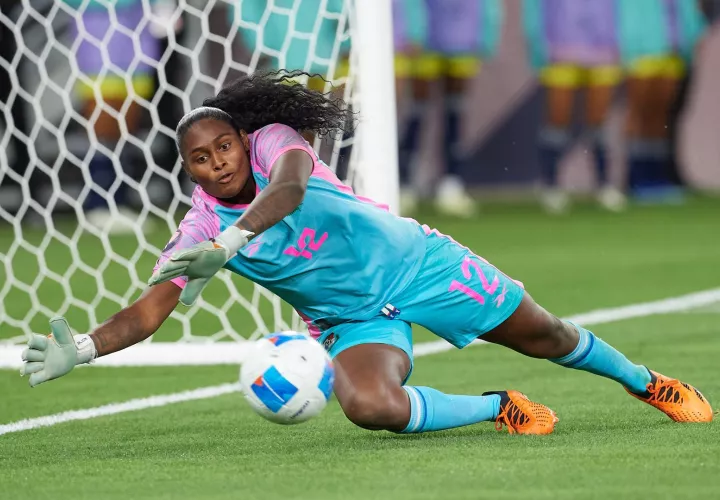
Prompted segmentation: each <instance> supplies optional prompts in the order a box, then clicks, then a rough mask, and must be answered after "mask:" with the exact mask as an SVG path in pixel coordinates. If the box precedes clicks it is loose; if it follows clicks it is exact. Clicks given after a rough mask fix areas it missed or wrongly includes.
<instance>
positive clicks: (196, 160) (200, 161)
mask: <svg viewBox="0 0 720 500" xmlns="http://www.w3.org/2000/svg"><path fill="white" fill-rule="evenodd" d="M205 160H207V156H198V157H197V158H195V163H205Z"/></svg>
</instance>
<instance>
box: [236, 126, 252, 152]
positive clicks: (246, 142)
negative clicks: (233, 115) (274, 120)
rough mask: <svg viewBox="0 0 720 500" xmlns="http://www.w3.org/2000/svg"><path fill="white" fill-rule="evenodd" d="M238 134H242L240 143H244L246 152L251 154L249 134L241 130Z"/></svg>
mask: <svg viewBox="0 0 720 500" xmlns="http://www.w3.org/2000/svg"><path fill="white" fill-rule="evenodd" d="M238 133H239V134H240V142H242V145H243V148H245V151H246V152H248V153H249V152H250V139H248V135H247V132H245V131H244V130H242V129H240V130H239V131H238Z"/></svg>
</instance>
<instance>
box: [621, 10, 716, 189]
mask: <svg viewBox="0 0 720 500" xmlns="http://www.w3.org/2000/svg"><path fill="white" fill-rule="evenodd" d="M616 1H617V6H618V9H619V10H618V16H619V41H620V48H621V54H622V59H623V64H624V66H625V68H626V71H627V79H628V80H627V93H628V114H627V122H626V133H627V156H628V168H629V173H628V186H629V190H630V192H631V194H632V195H633V197H634V198H635V199H637V200H638V201H642V202H678V201H681V200H682V189H681V187H680V179H679V178H678V175H677V172H676V171H674V170H673V169H672V168H671V161H670V159H671V149H670V142H669V133H668V122H669V121H670V110H671V108H672V106H673V103H674V102H675V99H676V96H677V91H678V86H679V83H680V81H681V79H682V78H683V75H684V74H685V72H686V71H687V68H688V67H689V66H690V65H691V64H692V60H693V57H694V51H695V48H696V45H697V43H698V41H699V40H700V39H701V37H702V36H703V34H704V32H705V29H706V21H705V19H704V17H703V15H702V12H701V10H700V8H699V3H698V1H697V0H616Z"/></svg>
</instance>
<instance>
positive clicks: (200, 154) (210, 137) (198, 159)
mask: <svg viewBox="0 0 720 500" xmlns="http://www.w3.org/2000/svg"><path fill="white" fill-rule="evenodd" d="M181 149H182V158H183V166H184V167H185V169H186V170H187V172H188V173H189V174H190V176H191V177H192V178H193V179H195V182H197V183H198V184H199V185H200V187H201V188H203V190H204V191H205V192H206V193H207V194H209V195H211V196H214V197H215V198H223V199H226V198H234V197H236V196H238V194H240V192H241V190H242V189H243V187H245V185H246V184H247V182H248V179H249V178H250V177H251V168H250V159H249V157H248V151H249V149H250V146H249V143H248V137H247V134H245V132H238V131H237V130H235V128H233V126H232V125H230V124H229V123H227V122H224V121H221V120H214V119H212V118H207V119H204V120H199V121H198V122H196V123H195V124H193V125H192V126H191V127H190V129H189V130H188V131H187V133H186V134H185V137H184V138H183V141H182V144H181Z"/></svg>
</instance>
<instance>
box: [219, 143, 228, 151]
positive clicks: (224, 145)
mask: <svg viewBox="0 0 720 500" xmlns="http://www.w3.org/2000/svg"><path fill="white" fill-rule="evenodd" d="M220 149H221V150H222V151H227V150H228V149H230V143H229V142H223V143H222V144H221V145H220Z"/></svg>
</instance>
